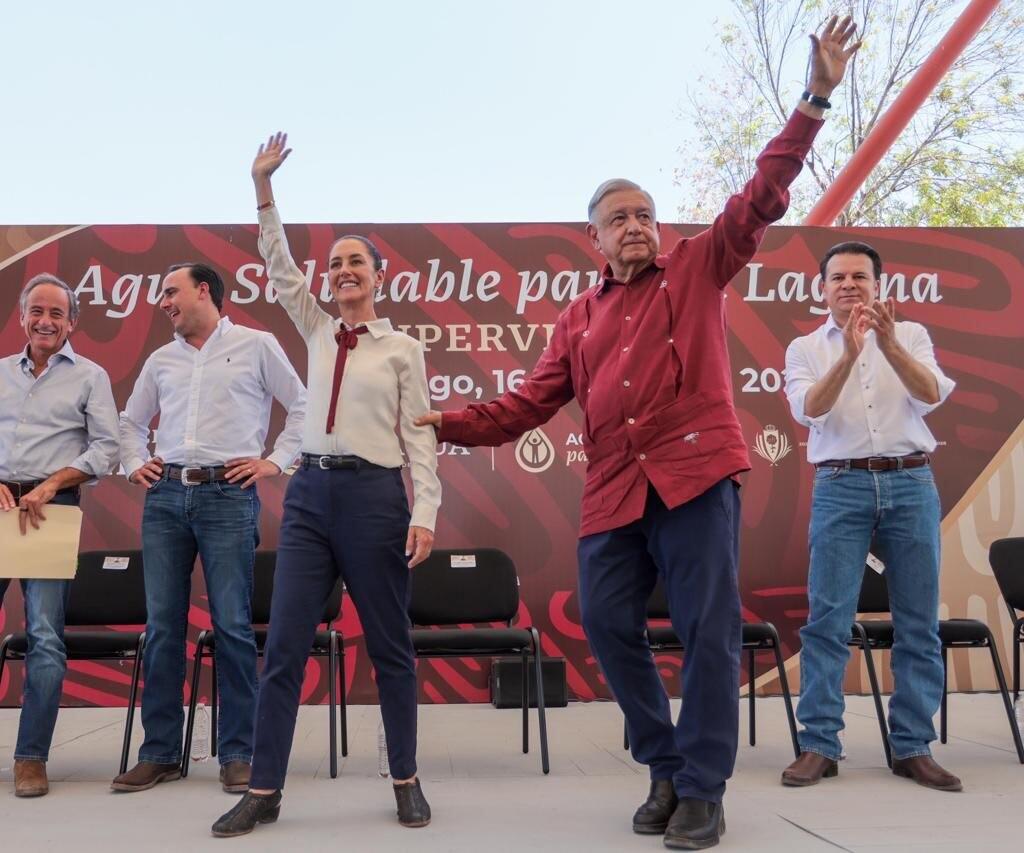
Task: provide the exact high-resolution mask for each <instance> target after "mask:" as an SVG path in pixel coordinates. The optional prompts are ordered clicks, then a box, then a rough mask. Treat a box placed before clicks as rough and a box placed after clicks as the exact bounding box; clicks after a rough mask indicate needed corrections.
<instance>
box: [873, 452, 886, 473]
mask: <svg viewBox="0 0 1024 853" xmlns="http://www.w3.org/2000/svg"><path fill="white" fill-rule="evenodd" d="M876 459H877V460H878V461H879V462H880V463H881V464H882V467H881V468H876V467H875V460H876ZM888 464H889V460H888V459H886V458H885V457H884V456H872V457H871V458H870V459H868V470H869V471H871V472H873V473H875V474H878V473H879V472H881V471H885V470H886V466H888Z"/></svg>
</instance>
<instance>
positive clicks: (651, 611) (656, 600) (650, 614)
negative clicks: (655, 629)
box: [647, 578, 670, 619]
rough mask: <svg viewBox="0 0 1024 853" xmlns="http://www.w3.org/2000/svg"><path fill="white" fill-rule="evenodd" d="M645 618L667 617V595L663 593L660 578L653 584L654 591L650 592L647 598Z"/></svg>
mask: <svg viewBox="0 0 1024 853" xmlns="http://www.w3.org/2000/svg"><path fill="white" fill-rule="evenodd" d="M647 618H648V619H668V618H670V614H669V612H668V596H667V595H665V587H664V586H662V584H661V578H659V579H658V582H657V583H656V584H655V586H654V592H652V593H651V597H650V598H649V599H647Z"/></svg>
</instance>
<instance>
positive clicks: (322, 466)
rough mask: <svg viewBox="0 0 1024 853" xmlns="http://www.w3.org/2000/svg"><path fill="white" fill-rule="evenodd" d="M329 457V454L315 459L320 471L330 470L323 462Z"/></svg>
mask: <svg viewBox="0 0 1024 853" xmlns="http://www.w3.org/2000/svg"><path fill="white" fill-rule="evenodd" d="M330 458H331V457H330V456H321V457H320V458H319V459H317V465H319V466H320V470H321V471H329V470H330V468H328V467H327V465H326V464H325V463H324V460H325V459H330Z"/></svg>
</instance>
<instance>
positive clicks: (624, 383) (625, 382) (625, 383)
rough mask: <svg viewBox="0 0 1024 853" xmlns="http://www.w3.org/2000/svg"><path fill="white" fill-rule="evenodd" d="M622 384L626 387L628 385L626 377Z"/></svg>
mask: <svg viewBox="0 0 1024 853" xmlns="http://www.w3.org/2000/svg"><path fill="white" fill-rule="evenodd" d="M622 384H623V385H625V386H626V387H627V388H628V387H629V380H628V379H626V380H625V381H624V382H623V383H622Z"/></svg>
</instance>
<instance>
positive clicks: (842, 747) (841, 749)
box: [836, 731, 846, 761]
mask: <svg viewBox="0 0 1024 853" xmlns="http://www.w3.org/2000/svg"><path fill="white" fill-rule="evenodd" d="M836 734H837V735H838V736H839V760H840V761H842V760H843V759H844V758H846V738H845V737H844V735H843V732H842V731H839V732H836Z"/></svg>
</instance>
